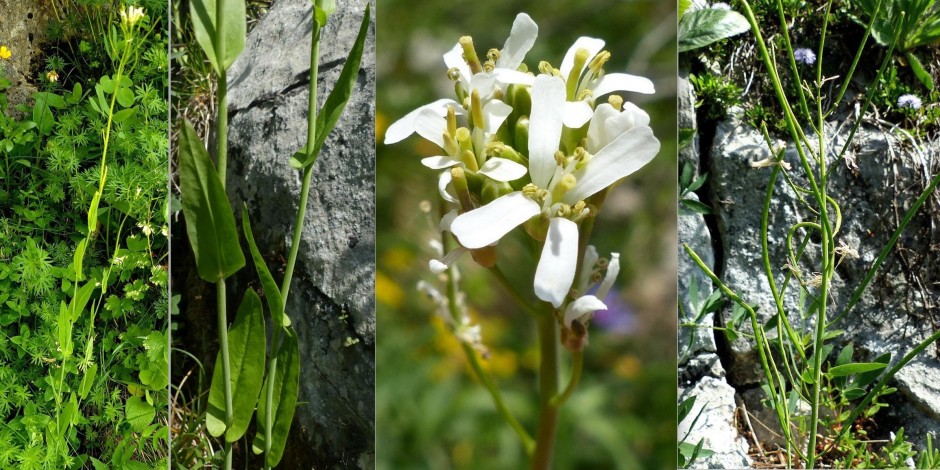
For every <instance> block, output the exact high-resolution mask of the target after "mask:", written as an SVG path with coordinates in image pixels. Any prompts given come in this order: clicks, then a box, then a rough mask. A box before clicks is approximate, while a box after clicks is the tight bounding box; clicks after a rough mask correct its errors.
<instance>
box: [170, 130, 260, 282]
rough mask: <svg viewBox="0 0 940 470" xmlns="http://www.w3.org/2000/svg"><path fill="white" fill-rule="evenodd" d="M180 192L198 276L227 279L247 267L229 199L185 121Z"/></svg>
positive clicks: (181, 148)
mask: <svg viewBox="0 0 940 470" xmlns="http://www.w3.org/2000/svg"><path fill="white" fill-rule="evenodd" d="M179 145H180V148H179V154H180V189H181V192H182V195H183V214H185V215H186V233H187V234H188V235H189V243H190V245H192V248H193V253H194V254H195V256H196V268H197V270H198V271H199V277H201V278H203V279H205V280H206V281H209V282H217V281H219V280H222V279H225V278H227V277H229V276H231V275H232V274H234V273H235V272H236V271H238V270H239V269H241V268H242V266H244V265H245V256H244V255H243V254H242V250H241V246H240V245H239V243H238V231H237V229H236V228H235V216H234V215H233V214H232V207H231V205H229V202H228V196H226V195H225V189H224V188H223V187H222V182H221V181H220V180H219V176H218V174H217V173H216V170H215V166H214V165H213V164H212V161H211V160H209V154H208V153H207V152H206V149H205V147H203V146H202V141H200V140H199V137H198V136H197V135H196V131H195V130H193V128H192V126H191V125H190V124H189V123H188V122H186V123H184V125H183V130H182V132H181V133H180V144H179Z"/></svg>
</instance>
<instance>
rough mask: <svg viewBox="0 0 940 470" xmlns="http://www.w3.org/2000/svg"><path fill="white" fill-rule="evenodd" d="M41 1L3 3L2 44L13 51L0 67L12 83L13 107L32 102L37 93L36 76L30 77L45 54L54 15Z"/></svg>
mask: <svg viewBox="0 0 940 470" xmlns="http://www.w3.org/2000/svg"><path fill="white" fill-rule="evenodd" d="M44 3H45V2H42V1H40V0H0V12H2V13H0V45H2V46H7V48H9V49H10V52H11V54H12V55H11V56H10V58H9V59H7V60H0V62H2V63H0V68H3V70H4V75H5V76H6V77H7V78H8V79H9V80H10V81H11V82H12V87H11V88H10V90H9V91H8V92H7V98H8V99H9V101H10V107H11V108H12V107H13V106H16V105H18V104H24V103H29V102H31V100H32V98H31V97H32V94H33V93H35V92H36V87H35V85H34V84H33V80H35V77H32V76H31V75H30V69H31V68H32V66H33V65H34V64H33V62H34V61H35V60H38V58H39V55H40V54H41V53H42V51H41V49H40V45H41V43H42V42H43V40H44V39H45V36H46V24H48V22H49V19H50V18H51V16H52V12H51V11H50V9H49V8H48V7H47V6H45V5H44Z"/></svg>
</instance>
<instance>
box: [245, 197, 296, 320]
mask: <svg viewBox="0 0 940 470" xmlns="http://www.w3.org/2000/svg"><path fill="white" fill-rule="evenodd" d="M242 231H244V232H245V239H246V240H248V248H249V249H250V250H251V259H252V260H253V261H254V262H255V270H256V271H258V277H259V278H260V279H261V286H262V287H263V288H264V297H265V299H267V301H268V309H270V310H271V319H272V320H274V324H275V325H276V326H277V327H278V328H284V327H285V326H290V318H289V317H288V316H287V314H285V313H284V299H283V297H281V290H280V289H278V287H277V283H276V282H275V281H274V276H272V275H271V271H270V270H268V265H267V264H265V262H264V258H263V257H262V256H261V252H260V251H259V250H258V245H257V244H256V243H255V237H254V235H253V234H252V232H251V222H250V221H249V220H248V208H247V206H242Z"/></svg>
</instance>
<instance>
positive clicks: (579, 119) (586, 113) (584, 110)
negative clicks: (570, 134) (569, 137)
mask: <svg viewBox="0 0 940 470" xmlns="http://www.w3.org/2000/svg"><path fill="white" fill-rule="evenodd" d="M562 113H563V114H562V116H561V118H562V122H564V123H565V127H568V128H570V129H577V128H579V127H581V126H583V125H584V124H585V123H587V122H588V121H590V120H591V116H592V115H593V114H594V110H592V109H591V105H589V104H587V102H586V101H566V102H565V108H564V110H563V111H562Z"/></svg>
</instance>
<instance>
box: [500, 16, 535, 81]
mask: <svg viewBox="0 0 940 470" xmlns="http://www.w3.org/2000/svg"><path fill="white" fill-rule="evenodd" d="M538 36H539V27H538V25H537V24H535V21H532V18H530V17H529V15H527V14H525V13H519V14H518V15H516V19H515V21H513V22H512V31H511V32H510V33H509V37H508V38H507V39H506V43H505V44H504V45H503V50H501V51H500V53H499V59H498V60H497V61H496V66H497V67H503V68H508V69H512V70H516V69H517V68H519V65H521V64H522V60H523V59H525V55H526V53H528V52H529V50H530V49H532V45H533V44H535V39H536V38H538Z"/></svg>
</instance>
